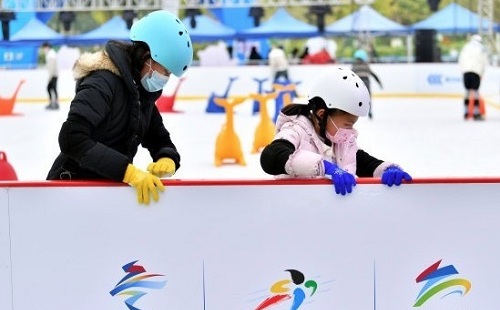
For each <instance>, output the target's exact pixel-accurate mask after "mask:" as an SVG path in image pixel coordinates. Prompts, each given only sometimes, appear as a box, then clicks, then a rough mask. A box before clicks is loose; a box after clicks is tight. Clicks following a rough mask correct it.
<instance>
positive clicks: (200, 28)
mask: <svg viewBox="0 0 500 310" xmlns="http://www.w3.org/2000/svg"><path fill="white" fill-rule="evenodd" d="M194 19H195V21H196V27H195V28H193V27H191V18H190V17H186V18H184V19H183V20H182V22H183V23H184V25H185V26H186V28H187V30H188V32H189V35H190V37H191V41H193V42H202V41H217V40H228V39H233V38H234V37H235V35H236V30H234V29H232V28H230V27H227V26H225V25H223V24H222V23H221V22H219V21H218V20H215V19H213V18H211V17H209V16H206V15H197V16H196V17H194Z"/></svg>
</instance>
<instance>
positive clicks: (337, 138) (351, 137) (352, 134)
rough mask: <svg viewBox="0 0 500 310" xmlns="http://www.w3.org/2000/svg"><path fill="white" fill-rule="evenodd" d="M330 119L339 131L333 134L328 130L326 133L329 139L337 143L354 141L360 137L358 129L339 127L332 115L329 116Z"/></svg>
mask: <svg viewBox="0 0 500 310" xmlns="http://www.w3.org/2000/svg"><path fill="white" fill-rule="evenodd" d="M328 119H329V120H330V122H331V123H332V124H333V126H334V127H335V128H336V129H337V132H336V133H335V135H333V136H332V135H331V134H330V133H329V132H328V131H326V132H325V135H326V137H327V138H328V140H330V141H331V142H332V143H336V144H342V143H347V142H353V141H355V140H356V138H357V137H358V131H357V130H356V129H354V128H352V129H347V128H338V127H337V125H335V123H334V122H333V120H332V118H331V117H330V116H329V117H328Z"/></svg>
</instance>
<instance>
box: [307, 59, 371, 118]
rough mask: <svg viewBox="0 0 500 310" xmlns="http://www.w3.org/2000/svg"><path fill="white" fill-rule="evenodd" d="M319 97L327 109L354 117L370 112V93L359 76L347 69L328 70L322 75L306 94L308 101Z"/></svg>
mask: <svg viewBox="0 0 500 310" xmlns="http://www.w3.org/2000/svg"><path fill="white" fill-rule="evenodd" d="M314 97H320V98H321V99H323V101H324V102H325V104H326V107H327V108H328V109H340V110H343V111H345V112H348V113H350V114H352V115H356V116H366V115H368V111H369V110H370V104H371V102H370V93H369V92H368V89H367V88H366V85H365V83H364V82H363V81H362V80H361V79H360V78H359V76H358V75H357V74H356V73H354V72H352V71H351V70H349V69H344V68H334V69H329V70H328V72H326V74H322V75H321V76H320V77H319V78H318V79H317V80H316V82H315V83H313V84H312V87H311V88H310V90H309V93H308V96H307V98H308V100H311V99H312V98H314Z"/></svg>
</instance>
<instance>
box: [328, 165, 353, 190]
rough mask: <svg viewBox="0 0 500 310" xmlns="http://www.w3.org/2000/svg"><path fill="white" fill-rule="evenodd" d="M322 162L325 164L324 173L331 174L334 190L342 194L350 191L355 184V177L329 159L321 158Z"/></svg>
mask: <svg viewBox="0 0 500 310" xmlns="http://www.w3.org/2000/svg"><path fill="white" fill-rule="evenodd" d="M323 164H324V165H325V174H326V175H330V176H332V182H333V185H334V186H335V192H336V193H337V194H342V195H345V194H346V193H351V192H352V188H353V187H354V186H356V179H355V178H354V176H353V175H352V174H350V173H349V172H347V171H345V170H342V169H340V168H339V166H337V165H336V164H334V163H331V162H329V161H326V160H323Z"/></svg>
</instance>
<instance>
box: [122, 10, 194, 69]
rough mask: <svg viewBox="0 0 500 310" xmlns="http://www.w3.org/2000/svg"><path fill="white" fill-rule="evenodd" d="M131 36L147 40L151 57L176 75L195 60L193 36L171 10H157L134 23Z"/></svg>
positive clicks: (133, 39) (132, 38)
mask: <svg viewBox="0 0 500 310" xmlns="http://www.w3.org/2000/svg"><path fill="white" fill-rule="evenodd" d="M130 39H131V40H132V41H141V42H144V43H146V44H147V45H148V47H149V50H150V51H151V58H152V59H153V60H154V61H156V62H157V63H159V64H160V65H162V66H163V67H165V68H166V69H167V70H169V71H170V72H172V74H173V75H175V76H177V77H181V75H182V74H183V73H184V72H186V70H187V69H188V68H189V66H191V63H192V62H193V46H192V44H191V37H190V36H189V33H188V31H187V29H186V27H185V26H184V24H183V23H182V22H181V21H180V20H179V18H178V17H177V16H175V15H174V14H172V13H170V12H168V11H163V10H160V11H154V12H151V13H149V14H148V15H146V16H144V17H143V18H141V19H140V20H138V21H137V22H135V23H134V24H133V25H132V28H131V29H130Z"/></svg>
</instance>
